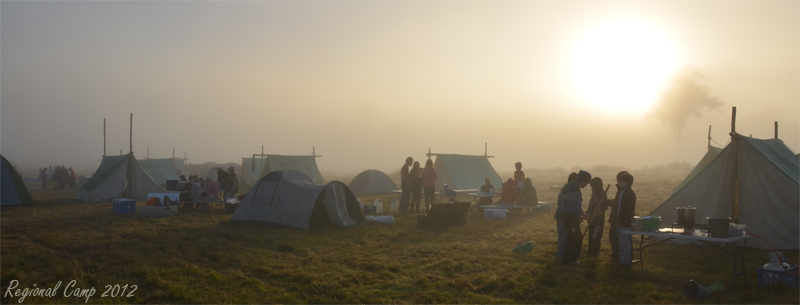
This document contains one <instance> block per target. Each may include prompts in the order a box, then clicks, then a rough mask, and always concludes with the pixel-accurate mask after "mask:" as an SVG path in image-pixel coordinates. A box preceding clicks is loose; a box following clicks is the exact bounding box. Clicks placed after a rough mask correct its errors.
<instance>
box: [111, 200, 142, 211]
mask: <svg viewBox="0 0 800 305" xmlns="http://www.w3.org/2000/svg"><path fill="white" fill-rule="evenodd" d="M111 205H112V207H113V209H114V213H117V214H133V213H135V212H136V201H135V200H133V199H114V200H111Z"/></svg>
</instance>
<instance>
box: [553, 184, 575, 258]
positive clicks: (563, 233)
mask: <svg viewBox="0 0 800 305" xmlns="http://www.w3.org/2000/svg"><path fill="white" fill-rule="evenodd" d="M577 178H578V173H576V172H572V173H571V174H569V176H568V177H567V183H566V184H564V186H562V187H561V190H560V191H559V192H558V199H556V213H555V215H553V218H555V219H556V227H557V228H558V248H557V250H556V258H564V249H566V248H567V230H565V229H564V219H563V218H562V216H561V206H562V205H563V203H564V195H563V194H564V190H565V189H566V188H567V185H569V183H570V182H572V181H575V179H577Z"/></svg>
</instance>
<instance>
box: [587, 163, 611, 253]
mask: <svg viewBox="0 0 800 305" xmlns="http://www.w3.org/2000/svg"><path fill="white" fill-rule="evenodd" d="M589 186H591V187H592V196H591V197H590V198H589V207H588V208H586V212H587V213H589V233H588V234H589V252H588V254H589V255H591V256H597V255H598V254H600V243H601V241H602V239H603V225H604V224H605V221H606V209H608V202H607V200H608V196H607V195H606V194H605V192H604V191H603V180H602V179H600V177H594V178H592V180H590V181H589Z"/></svg>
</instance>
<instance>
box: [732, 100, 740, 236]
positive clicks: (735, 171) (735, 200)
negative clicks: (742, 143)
mask: <svg viewBox="0 0 800 305" xmlns="http://www.w3.org/2000/svg"><path fill="white" fill-rule="evenodd" d="M739 140H740V139H739V135H738V134H736V107H733V112H732V117H731V146H732V147H733V151H732V153H733V164H732V166H731V221H732V222H733V223H738V222H739Z"/></svg>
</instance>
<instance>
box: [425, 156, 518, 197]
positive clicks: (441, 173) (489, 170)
mask: <svg viewBox="0 0 800 305" xmlns="http://www.w3.org/2000/svg"><path fill="white" fill-rule="evenodd" d="M433 169H435V170H436V189H437V190H442V189H444V185H445V184H447V185H448V189H451V190H453V189H455V190H460V189H477V188H480V187H481V185H482V184H483V179H486V177H489V178H490V179H491V180H492V185H494V187H495V189H500V186H502V185H503V180H502V179H501V178H500V175H498V174H497V172H496V171H495V170H494V167H492V164H491V163H489V159H488V158H487V157H486V156H470V155H456V154H437V155H436V162H434V163H433Z"/></svg>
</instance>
